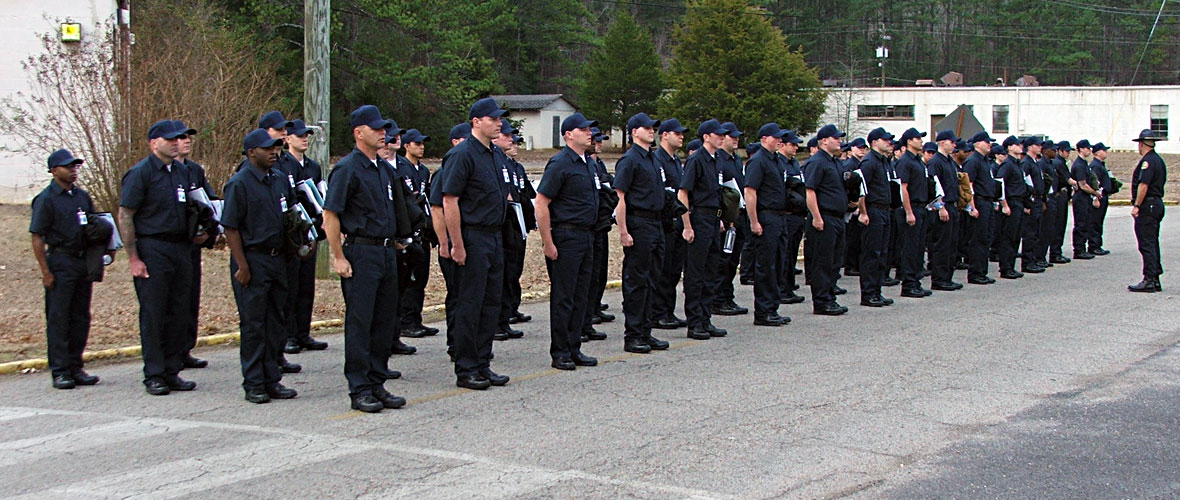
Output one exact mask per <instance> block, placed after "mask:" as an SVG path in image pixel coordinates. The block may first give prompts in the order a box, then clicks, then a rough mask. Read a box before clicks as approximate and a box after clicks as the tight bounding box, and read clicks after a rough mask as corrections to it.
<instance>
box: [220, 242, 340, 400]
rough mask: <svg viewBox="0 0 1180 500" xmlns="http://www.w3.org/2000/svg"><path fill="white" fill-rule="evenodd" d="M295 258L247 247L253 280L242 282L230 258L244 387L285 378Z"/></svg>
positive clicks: (264, 384)
mask: <svg viewBox="0 0 1180 500" xmlns="http://www.w3.org/2000/svg"><path fill="white" fill-rule="evenodd" d="M293 260H295V259H293V258H291V257H288V256H285V255H274V256H272V255H270V254H269V253H263V252H255V251H252V250H246V263H247V264H249V265H250V284H249V286H242V284H241V283H238V280H236V279H234V278H233V277H232V276H233V274H234V273H236V272H238V262H237V261H236V260H234V259H232V258H231V259H230V262H229V272H230V275H231V278H230V283H231V284H233V289H234V302H236V303H237V305H238V319H239V321H240V322H241V329H242V342H241V347H240V349H239V350H240V352H241V361H242V387H243V388H245V389H264V388H266V387H270V386H273V385H274V384H277V383H279V381H281V380H282V378H283V372H282V370H280V369H279V356H281V355H282V353H283V345H284V344H285V343H286V342H287V331H288V330H287V329H286V325H287V321H286V317H287V312H288V309H287V296H288V294H289V293H288V292H289V290H288V288H287V284H288V282H289V280H288V277H289V275H290V270H291V268H292V265H291V264H292V262H291V261H293ZM354 270H355V268H354Z"/></svg>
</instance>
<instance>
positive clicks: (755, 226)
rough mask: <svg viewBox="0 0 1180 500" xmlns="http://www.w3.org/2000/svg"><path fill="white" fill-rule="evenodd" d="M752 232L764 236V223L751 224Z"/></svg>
mask: <svg viewBox="0 0 1180 500" xmlns="http://www.w3.org/2000/svg"><path fill="white" fill-rule="evenodd" d="M750 232H751V233H754V235H755V236H762V223H760V222H755V223H752V224H750Z"/></svg>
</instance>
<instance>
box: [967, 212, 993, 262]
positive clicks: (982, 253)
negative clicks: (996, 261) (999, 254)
mask: <svg viewBox="0 0 1180 500" xmlns="http://www.w3.org/2000/svg"><path fill="white" fill-rule="evenodd" d="M975 209H976V210H978V211H979V218H977V219H972V220H971V221H969V224H971V226H972V229H971V243H970V244H968V246H967V265H968V269H967V278H968V279H971V278H979V279H982V278H986V277H987V271H988V268H989V267H991V264H990V262H989V261H988V258H989V257H990V256H991V248H992V229H991V228H992V225H993V224H994V221H995V219H996V208H995V202H994V201H992V200H990V199H987V198H984V197H982V196H976V197H975Z"/></svg>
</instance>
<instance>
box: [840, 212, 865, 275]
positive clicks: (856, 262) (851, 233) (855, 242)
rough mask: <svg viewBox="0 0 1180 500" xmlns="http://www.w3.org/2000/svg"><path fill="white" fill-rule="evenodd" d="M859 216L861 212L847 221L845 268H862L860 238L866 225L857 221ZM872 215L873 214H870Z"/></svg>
mask: <svg viewBox="0 0 1180 500" xmlns="http://www.w3.org/2000/svg"><path fill="white" fill-rule="evenodd" d="M858 217H860V214H857V215H853V216H852V218H851V219H849V221H848V222H847V223H845V232H846V234H845V235H844V252H843V256H844V260H843V263H844V265H843V266H842V267H844V269H853V270H859V269H860V261H861V250H862V247H863V245H861V239H860V238H861V233H863V232H864V226H862V225H860V223H859V222H856V220H857V218H858ZM870 217H872V216H871V215H870Z"/></svg>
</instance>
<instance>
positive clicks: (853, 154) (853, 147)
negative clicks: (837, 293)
mask: <svg viewBox="0 0 1180 500" xmlns="http://www.w3.org/2000/svg"><path fill="white" fill-rule="evenodd" d="M847 148H848V157H847V158H845V159H844V161H842V162H840V170H841V172H856V173H857V176H858V177H859V176H860V162H861V161H864V159H865V157H867V156H868V155H869V143H868V142H865V140H864V138H863V137H857V138H855V139H853V140H851V141H848V144H847ZM861 180H862V181H863V180H864V179H861ZM846 189H847V186H846ZM858 194H859V196H857V197H856V198H857V200H856V201H854V200H849V205H856V206H855V207H852V206H849V210H850V211H857V210H860V203H859V199H860V198H861V197H863V196H864V184H863V182H862V183H861V186H860V193H858ZM860 213H861V212H855V213H853V215H851V216H850V218H858V217H859V215H860ZM844 229H845V234H844V240H843V241H842V242H841V243H840V248H841V249H842V251H838V253H837V254H836V258H837V261H838V262H837V266H836V268H837V270H838V271H839V270H843V275H844V276H860V259H861V257H860V250H861V244H860V233H861V227H860V225H859V224H848V223H847V222H846V223H845V227H844ZM840 276H841V273H839V272H837V273H836V280H837V281H838V280H839V279H840Z"/></svg>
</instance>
